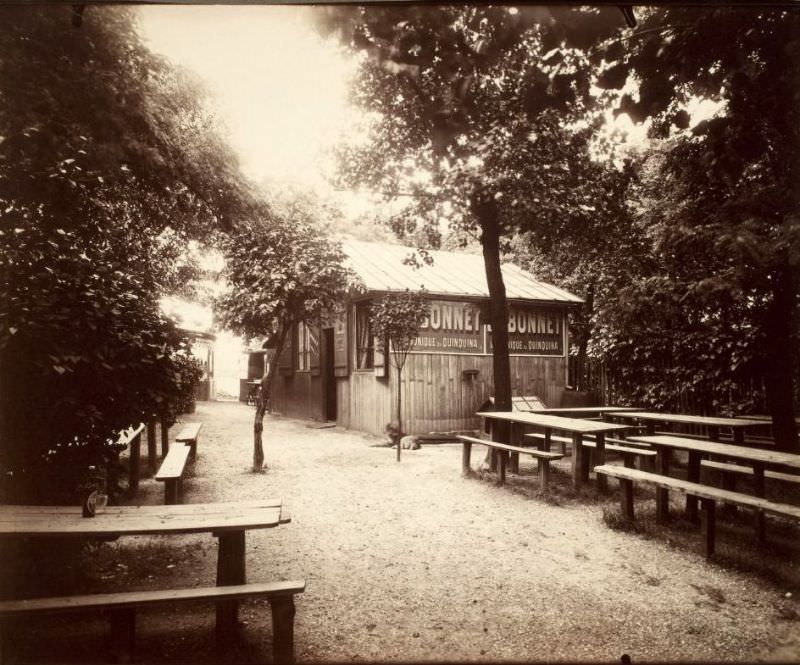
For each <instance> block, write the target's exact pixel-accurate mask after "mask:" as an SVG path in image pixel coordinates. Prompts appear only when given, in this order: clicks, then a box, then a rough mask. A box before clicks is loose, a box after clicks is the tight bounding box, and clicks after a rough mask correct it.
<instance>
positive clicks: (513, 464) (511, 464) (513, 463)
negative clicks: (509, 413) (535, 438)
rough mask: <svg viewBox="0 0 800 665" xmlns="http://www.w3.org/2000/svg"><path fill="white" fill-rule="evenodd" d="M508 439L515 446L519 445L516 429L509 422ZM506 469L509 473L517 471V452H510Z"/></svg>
mask: <svg viewBox="0 0 800 665" xmlns="http://www.w3.org/2000/svg"><path fill="white" fill-rule="evenodd" d="M509 429H510V431H509V434H510V437H509V441H510V443H512V444H514V445H515V446H517V445H520V444H519V442H518V441H517V439H516V436H515V435H517V434H519V431H518V429H517V428H516V427H515V426H514V423H511V427H510V428H509ZM508 471H509V473H519V453H511V455H510V457H509V460H508Z"/></svg>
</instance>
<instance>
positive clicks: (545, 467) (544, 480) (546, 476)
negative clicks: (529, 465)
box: [539, 459, 550, 496]
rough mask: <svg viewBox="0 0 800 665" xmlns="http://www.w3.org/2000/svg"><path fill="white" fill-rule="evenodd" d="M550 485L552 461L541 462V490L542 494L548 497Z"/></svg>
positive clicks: (543, 460) (541, 460)
mask: <svg viewBox="0 0 800 665" xmlns="http://www.w3.org/2000/svg"><path fill="white" fill-rule="evenodd" d="M549 484H550V460H549V459H540V460H539V489H540V490H541V492H542V494H543V495H545V496H547V490H548V485H549Z"/></svg>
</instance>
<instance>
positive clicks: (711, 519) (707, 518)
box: [702, 499, 717, 559]
mask: <svg viewBox="0 0 800 665" xmlns="http://www.w3.org/2000/svg"><path fill="white" fill-rule="evenodd" d="M702 504H703V518H704V519H703V521H704V522H705V525H704V531H705V540H706V558H707V559H710V558H711V557H712V556H714V544H715V543H714V536H715V535H716V534H715V531H716V522H717V518H716V512H715V510H714V508H715V506H716V504H715V502H714V500H713V499H703V500H702Z"/></svg>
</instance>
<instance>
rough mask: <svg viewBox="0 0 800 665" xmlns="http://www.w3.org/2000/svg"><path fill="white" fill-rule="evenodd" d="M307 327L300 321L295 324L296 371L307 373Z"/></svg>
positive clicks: (308, 359)
mask: <svg viewBox="0 0 800 665" xmlns="http://www.w3.org/2000/svg"><path fill="white" fill-rule="evenodd" d="M310 337H311V335H310V331H309V329H308V325H306V324H305V323H303V322H302V321H300V323H298V324H297V371H298V372H308V371H309V370H310V369H311V339H310Z"/></svg>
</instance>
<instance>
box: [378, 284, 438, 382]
mask: <svg viewBox="0 0 800 665" xmlns="http://www.w3.org/2000/svg"><path fill="white" fill-rule="evenodd" d="M429 311H430V303H429V302H428V300H427V297H426V294H425V293H424V292H412V291H408V290H406V291H404V292H402V293H389V294H386V295H385V296H382V297H381V298H378V299H377V300H375V301H374V302H372V304H371V305H370V325H371V326H372V331H373V333H374V334H375V336H376V337H377V338H378V339H385V340H387V341H388V342H389V343H390V344H391V350H392V360H393V362H394V365H395V367H397V368H398V369H402V368H403V365H404V364H405V360H406V357H407V356H408V352H409V351H410V350H411V349H412V348H413V346H414V341H415V340H416V338H417V335H418V334H419V329H420V326H421V325H422V324H423V322H424V321H425V319H426V318H427V316H428V313H429Z"/></svg>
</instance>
